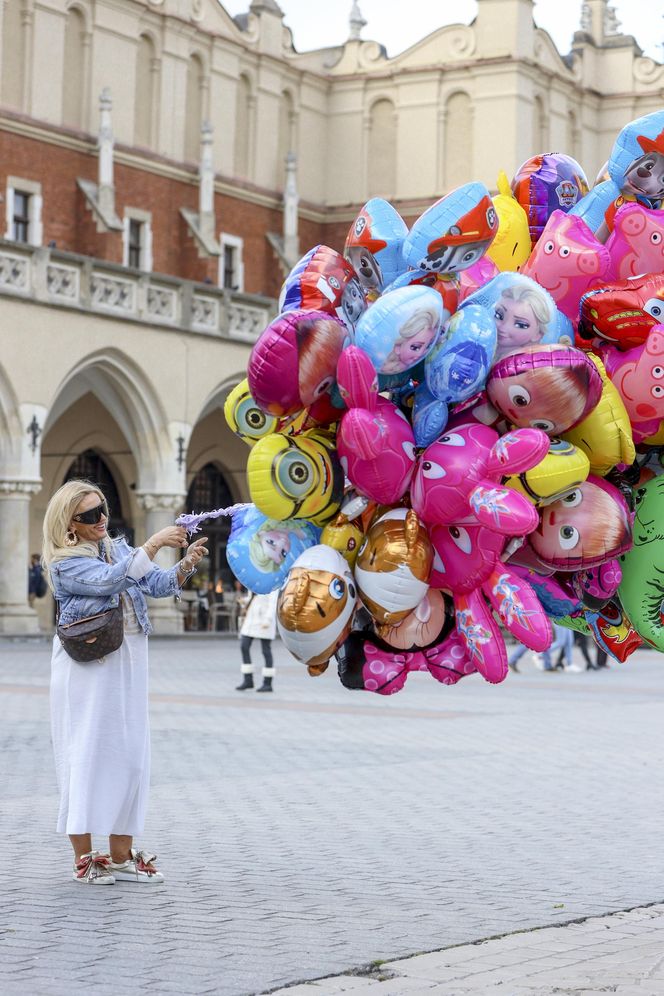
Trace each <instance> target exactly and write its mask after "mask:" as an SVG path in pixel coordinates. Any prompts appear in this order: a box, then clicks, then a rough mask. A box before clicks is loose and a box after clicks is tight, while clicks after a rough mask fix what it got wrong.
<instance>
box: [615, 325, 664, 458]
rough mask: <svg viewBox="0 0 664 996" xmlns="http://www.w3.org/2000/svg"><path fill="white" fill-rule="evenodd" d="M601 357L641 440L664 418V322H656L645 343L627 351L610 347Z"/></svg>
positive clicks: (636, 437)
mask: <svg viewBox="0 0 664 996" xmlns="http://www.w3.org/2000/svg"><path fill="white" fill-rule="evenodd" d="M602 356H603V357H604V360H605V363H606V372H607V374H608V376H609V377H610V379H611V381H612V383H613V384H614V385H615V387H616V389H617V391H618V394H619V395H620V397H621V399H622V401H623V402H624V405H625V409H626V411H627V414H628V415H629V419H630V422H631V423H632V430H633V433H634V439H635V441H636V442H637V443H639V442H641V441H642V440H643V439H645V438H646V437H647V436H650V435H653V434H654V433H656V432H657V431H658V429H659V427H660V424H661V422H662V419H664V325H655V326H654V327H653V328H652V329H651V330H650V333H649V335H648V338H647V339H646V341H645V342H644V343H643V345H641V346H635V347H634V349H628V350H626V351H625V352H622V351H621V350H618V349H615V348H613V347H611V346H608V347H606V348H605V349H603V350H602Z"/></svg>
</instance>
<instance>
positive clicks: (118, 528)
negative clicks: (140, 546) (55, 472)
mask: <svg viewBox="0 0 664 996" xmlns="http://www.w3.org/2000/svg"><path fill="white" fill-rule="evenodd" d="M71 480H83V481H90V482H91V483H92V484H98V485H99V487H100V488H101V490H102V491H103V493H104V495H105V496H106V501H107V502H108V511H109V522H108V531H109V533H110V535H111V536H118V535H122V536H124V537H125V538H126V540H127V542H128V543H129V545H130V546H133V545H134V530H133V529H132V527H131V526H130V525H129V523H128V522H127V521H126V520H125V518H124V515H123V514H122V502H121V501H120V494H119V492H118V489H117V485H116V483H115V478H114V477H113V474H112V473H111V470H110V468H109V466H108V464H107V463H106V461H105V460H104V458H103V457H101V456H100V455H99V453H97V451H96V450H84V452H83V453H80V454H79V455H78V456H77V457H76V459H75V460H74V462H73V463H72V465H71V466H70V468H69V470H68V471H67V473H66V474H65V477H64V480H63V482H62V483H63V484H64V483H65V481H71Z"/></svg>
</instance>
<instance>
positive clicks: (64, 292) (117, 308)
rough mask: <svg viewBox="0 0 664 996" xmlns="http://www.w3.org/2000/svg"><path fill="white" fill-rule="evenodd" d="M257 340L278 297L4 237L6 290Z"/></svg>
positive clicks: (1, 254)
mask: <svg viewBox="0 0 664 996" xmlns="http://www.w3.org/2000/svg"><path fill="white" fill-rule="evenodd" d="M3 295H4V296H8V297H9V296H11V297H18V298H24V299H27V300H32V301H35V302H39V303H40V304H48V305H53V306H55V307H64V308H70V309H73V310H76V311H85V312H93V313H96V314H100V315H109V316H110V315H112V316H114V317H116V318H119V319H121V320H123V321H135V322H144V323H145V324H147V325H153V326H154V325H157V326H162V327H165V328H173V329H178V330H179V331H188V332H195V333H199V334H203V335H211V336H219V337H220V338H223V339H233V340H237V341H240V342H246V343H254V342H255V341H256V339H257V338H258V336H259V335H260V334H261V332H262V331H263V329H264V328H265V326H266V325H267V324H268V322H269V321H270V320H271V319H272V318H273V317H274V315H275V314H276V302H275V301H273V300H272V299H271V298H266V297H260V296H258V295H254V294H238V293H236V292H232V291H229V290H222V289H220V288H218V287H214V286H212V285H208V284H197V283H194V282H193V281H190V280H180V279H178V278H177V277H170V276H166V275H164V274H152V273H137V272H136V271H135V270H129V269H127V268H126V267H123V266H118V265H117V264H115V263H106V262H103V261H102V260H97V259H91V258H90V257H87V256H78V255H76V254H74V253H65V252H60V251H58V250H55V249H47V248H44V247H41V246H40V247H35V246H28V245H23V244H22V243H15V242H9V241H6V240H0V296H3Z"/></svg>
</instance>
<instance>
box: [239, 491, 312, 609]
mask: <svg viewBox="0 0 664 996" xmlns="http://www.w3.org/2000/svg"><path fill="white" fill-rule="evenodd" d="M319 534H320V530H319V529H316V527H315V526H312V525H311V523H310V522H303V521H302V520H301V519H289V520H287V521H285V522H278V521H277V520H275V519H268V518H267V517H266V516H265V515H263V513H262V512H259V510H258V509H257V508H254V507H252V506H249V507H248V508H246V509H241V510H240V511H239V512H236V513H235V515H234V516H233V519H232V525H231V534H230V536H229V538H228V543H227V545H226V558H227V560H228V565H229V567H230V569H231V570H232V572H233V574H234V575H235V577H236V578H237V579H238V581H241V582H242V584H243V585H244V586H245V588H248V589H249V591H253V592H254V593H255V594H258V595H267V594H268V592H270V591H274V590H275V589H276V588H279V587H281V585H282V584H283V581H284V579H285V577H286V575H287V574H288V571H289V570H290V568H291V567H292V565H293V563H294V562H295V560H297V558H298V557H299V556H300V554H302V553H304V551H305V550H308V549H309V547H310V546H314V545H315V544H316V543H318V537H319Z"/></svg>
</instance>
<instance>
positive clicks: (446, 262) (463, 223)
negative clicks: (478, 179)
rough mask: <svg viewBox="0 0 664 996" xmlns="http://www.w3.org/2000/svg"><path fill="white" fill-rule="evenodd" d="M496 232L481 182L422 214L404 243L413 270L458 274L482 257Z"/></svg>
mask: <svg viewBox="0 0 664 996" xmlns="http://www.w3.org/2000/svg"><path fill="white" fill-rule="evenodd" d="M497 231H498V217H497V215H496V209H495V208H494V206H493V202H492V200H491V196H490V194H489V191H488V190H487V188H486V187H485V186H484V184H483V183H466V184H464V186H462V187H458V188H457V189H456V190H453V191H452V192H451V193H450V194H446V196H445V197H441V199H440V200H439V201H436V203H435V204H432V206H431V207H430V208H428V210H426V211H425V212H424V214H423V215H421V216H420V217H419V218H418V219H417V221H416V222H415V224H414V225H413V227H412V228H411V230H410V232H409V233H408V235H407V236H406V239H405V240H404V244H403V258H404V260H405V262H406V263H407V264H408V266H410V267H412V268H413V269H414V270H425V271H426V272H429V273H440V274H442V273H459V272H460V271H461V270H465V269H466V268H467V267H469V266H472V265H473V263H476V262H477V260H478V259H479V258H480V257H481V256H483V255H484V253H485V252H486V251H487V249H488V248H489V246H490V245H491V242H492V241H493V239H494V236H495V235H496V232H497Z"/></svg>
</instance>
